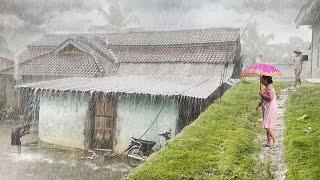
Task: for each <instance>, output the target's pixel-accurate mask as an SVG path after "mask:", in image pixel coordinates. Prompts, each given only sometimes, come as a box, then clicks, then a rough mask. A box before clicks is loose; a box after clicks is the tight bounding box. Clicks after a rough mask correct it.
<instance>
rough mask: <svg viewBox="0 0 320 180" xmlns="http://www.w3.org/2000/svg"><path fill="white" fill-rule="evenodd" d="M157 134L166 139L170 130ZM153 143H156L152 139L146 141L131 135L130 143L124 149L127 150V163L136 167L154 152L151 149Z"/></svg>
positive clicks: (169, 134)
mask: <svg viewBox="0 0 320 180" xmlns="http://www.w3.org/2000/svg"><path fill="white" fill-rule="evenodd" d="M158 135H159V136H162V137H164V138H165V140H166V141H167V140H169V139H170V138H171V132H165V133H162V134H158ZM154 145H156V142H154V141H147V140H142V139H138V138H134V137H131V138H130V145H129V147H128V148H127V149H126V150H125V151H124V152H127V151H128V154H127V159H128V162H129V164H130V165H131V166H133V167H136V166H138V165H140V164H141V163H143V162H145V161H146V159H147V157H148V156H150V155H151V154H152V153H153V152H154V150H153V149H152V148H153V146H154Z"/></svg>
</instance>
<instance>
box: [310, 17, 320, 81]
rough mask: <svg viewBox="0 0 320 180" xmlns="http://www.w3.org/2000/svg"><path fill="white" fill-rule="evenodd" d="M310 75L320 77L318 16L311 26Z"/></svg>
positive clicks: (319, 26) (319, 19)
mask: <svg viewBox="0 0 320 180" xmlns="http://www.w3.org/2000/svg"><path fill="white" fill-rule="evenodd" d="M312 33H313V34H312V77H313V78H320V18H318V21H317V23H316V24H314V25H313V26H312Z"/></svg>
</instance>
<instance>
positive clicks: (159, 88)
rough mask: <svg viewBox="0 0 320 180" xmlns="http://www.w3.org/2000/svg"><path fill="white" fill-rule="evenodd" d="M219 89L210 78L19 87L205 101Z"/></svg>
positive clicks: (89, 81) (123, 78)
mask: <svg viewBox="0 0 320 180" xmlns="http://www.w3.org/2000/svg"><path fill="white" fill-rule="evenodd" d="M219 85H220V77H210V76H190V77H187V76H134V75H129V76H121V75H115V76H108V77H102V78H67V79H59V80H52V81H43V82H36V83H28V84H22V85H18V86H16V87H18V88H21V87H30V88H37V89H41V90H60V91H67V90H69V91H82V92H87V91H90V92H95V91H101V92H105V93H111V92H113V93H127V94H150V95H164V96H178V95H182V96H189V97H196V98H207V97H208V96H209V95H210V94H212V93H213V92H214V91H215V90H216V89H217V88H218V87H219Z"/></svg>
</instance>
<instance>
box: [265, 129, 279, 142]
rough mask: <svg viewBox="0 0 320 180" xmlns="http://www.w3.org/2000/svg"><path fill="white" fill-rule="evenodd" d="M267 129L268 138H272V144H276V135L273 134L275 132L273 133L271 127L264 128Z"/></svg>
mask: <svg viewBox="0 0 320 180" xmlns="http://www.w3.org/2000/svg"><path fill="white" fill-rule="evenodd" d="M266 130H267V131H268V133H269V135H270V138H271V140H272V143H271V144H272V145H277V143H276V136H275V134H274V132H273V129H271V128H267V129H266Z"/></svg>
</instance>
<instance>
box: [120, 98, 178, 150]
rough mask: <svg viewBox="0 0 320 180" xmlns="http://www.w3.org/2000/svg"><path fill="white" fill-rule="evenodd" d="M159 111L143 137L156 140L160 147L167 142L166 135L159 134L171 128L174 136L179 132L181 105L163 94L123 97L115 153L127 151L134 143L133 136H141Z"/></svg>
mask: <svg viewBox="0 0 320 180" xmlns="http://www.w3.org/2000/svg"><path fill="white" fill-rule="evenodd" d="M164 104H165V105H164ZM161 109H162V110H161ZM160 111H161V112H160ZM159 112H160V114H159V117H158V119H157V120H156V121H155V123H154V125H153V126H152V127H151V128H150V130H149V131H148V132H147V133H146V134H145V136H144V137H142V139H145V140H152V141H156V142H157V144H156V146H157V147H159V145H160V144H162V145H163V143H164V138H162V137H160V136H159V135H158V134H159V133H164V132H166V131H169V130H170V129H171V133H172V135H174V134H175V132H176V125H177V120H178V117H179V109H178V106H177V104H175V103H174V101H173V100H169V99H164V98H161V97H154V98H152V97H150V96H148V97H146V96H120V97H119V98H118V106H117V116H116V146H115V152H117V153H121V152H122V151H123V150H125V149H126V148H127V147H128V145H129V143H130V141H129V138H130V137H135V138H139V137H140V136H141V135H142V134H143V133H144V132H145V131H146V130H147V129H148V128H149V126H150V125H151V124H152V122H153V121H154V119H155V118H156V116H157V114H158V113H159Z"/></svg>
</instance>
